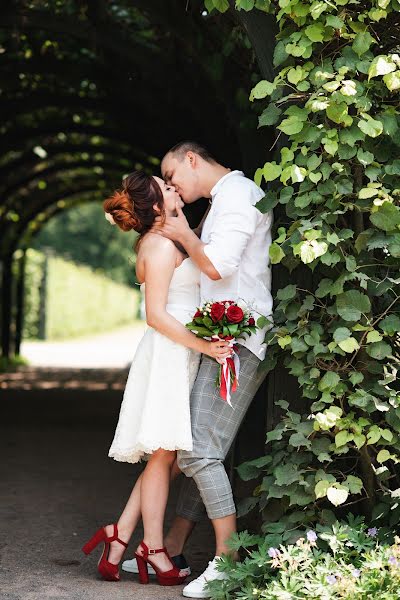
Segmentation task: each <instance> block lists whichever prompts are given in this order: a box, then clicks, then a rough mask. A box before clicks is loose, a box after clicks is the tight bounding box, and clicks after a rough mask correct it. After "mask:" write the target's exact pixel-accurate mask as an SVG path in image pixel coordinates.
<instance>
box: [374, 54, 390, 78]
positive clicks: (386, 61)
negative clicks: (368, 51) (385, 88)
mask: <svg viewBox="0 0 400 600" xmlns="http://www.w3.org/2000/svg"><path fill="white" fill-rule="evenodd" d="M396 68H397V67H396V63H395V62H394V61H393V60H392V59H391V58H390V56H376V57H375V58H374V60H373V61H372V63H371V66H370V68H369V71H368V79H372V78H373V77H377V76H378V75H386V74H387V73H391V72H392V71H395V70H396Z"/></svg>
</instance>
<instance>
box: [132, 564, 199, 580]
mask: <svg viewBox="0 0 400 600" xmlns="http://www.w3.org/2000/svg"><path fill="white" fill-rule="evenodd" d="M121 569H122V571H125V573H133V574H134V575H139V570H138V568H137V567H130V566H127V567H124V564H122V565H121ZM181 571H186V572H187V577H189V575H190V574H191V572H192V571H191V569H190V567H188V568H187V569H181ZM148 572H149V575H150V576H152V577H154V576H155V574H156V573H155V571H154V569H153V567H151V566H150V565H148Z"/></svg>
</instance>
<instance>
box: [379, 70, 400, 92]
mask: <svg viewBox="0 0 400 600" xmlns="http://www.w3.org/2000/svg"><path fill="white" fill-rule="evenodd" d="M383 81H384V82H385V84H386V87H387V88H388V90H390V91H391V92H393V91H394V90H400V71H395V72H394V73H389V74H388V75H384V76H383Z"/></svg>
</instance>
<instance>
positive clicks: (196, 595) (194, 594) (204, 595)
mask: <svg viewBox="0 0 400 600" xmlns="http://www.w3.org/2000/svg"><path fill="white" fill-rule="evenodd" d="M182 596H185V598H211V596H210V594H207V593H205V592H192V593H190V592H185V590H182Z"/></svg>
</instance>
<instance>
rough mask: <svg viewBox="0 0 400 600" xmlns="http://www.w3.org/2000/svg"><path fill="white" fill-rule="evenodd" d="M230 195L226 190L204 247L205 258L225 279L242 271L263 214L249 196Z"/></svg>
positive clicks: (215, 210) (218, 204)
mask: <svg viewBox="0 0 400 600" xmlns="http://www.w3.org/2000/svg"><path fill="white" fill-rule="evenodd" d="M227 192H229V190H227ZM227 192H225V190H224V194H223V195H222V194H221V197H219V198H218V200H217V201H216V206H215V208H214V218H213V223H212V229H211V231H210V232H209V239H208V242H207V243H206V245H205V246H204V253H205V255H206V256H207V258H208V259H209V260H210V261H211V263H212V264H213V266H214V268H215V269H216V270H217V271H218V273H219V274H220V276H221V277H222V279H224V278H225V277H229V276H230V275H232V274H233V273H234V272H235V271H236V270H237V269H238V268H239V264H240V261H241V258H242V255H243V252H244V251H245V249H246V246H247V244H248V242H249V239H250V238H251V236H252V235H253V234H254V231H255V229H256V226H257V222H258V219H259V215H260V213H259V211H258V210H257V209H256V208H255V207H254V206H253V205H252V204H251V203H250V201H249V200H248V199H247V198H246V197H243V196H242V197H240V196H237V195H236V194H235V193H233V194H232V195H230V194H229V193H227Z"/></svg>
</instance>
